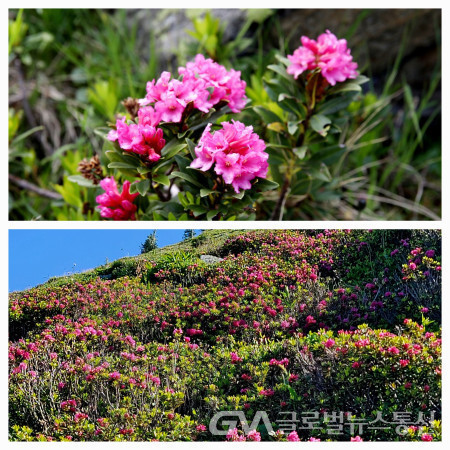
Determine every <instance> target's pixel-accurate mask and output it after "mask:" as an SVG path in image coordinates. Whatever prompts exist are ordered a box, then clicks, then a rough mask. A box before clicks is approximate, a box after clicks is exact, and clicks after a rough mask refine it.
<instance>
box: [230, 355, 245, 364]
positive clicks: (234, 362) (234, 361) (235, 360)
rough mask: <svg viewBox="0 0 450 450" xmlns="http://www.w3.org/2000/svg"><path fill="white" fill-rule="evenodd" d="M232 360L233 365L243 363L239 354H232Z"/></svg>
mask: <svg viewBox="0 0 450 450" xmlns="http://www.w3.org/2000/svg"><path fill="white" fill-rule="evenodd" d="M230 358H231V362H232V364H236V363H238V362H240V361H242V358H241V357H240V356H238V354H237V353H235V352H231V353H230Z"/></svg>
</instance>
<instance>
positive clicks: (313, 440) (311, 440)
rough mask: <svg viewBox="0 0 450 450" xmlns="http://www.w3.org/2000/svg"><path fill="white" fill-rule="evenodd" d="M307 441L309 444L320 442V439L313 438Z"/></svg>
mask: <svg viewBox="0 0 450 450" xmlns="http://www.w3.org/2000/svg"><path fill="white" fill-rule="evenodd" d="M308 440H309V442H320V439H319V438H315V437H310V438H309V439H308Z"/></svg>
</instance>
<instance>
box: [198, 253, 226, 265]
mask: <svg viewBox="0 0 450 450" xmlns="http://www.w3.org/2000/svg"><path fill="white" fill-rule="evenodd" d="M200 259H201V260H202V261H203V262H204V263H206V264H215V263H218V262H220V261H223V258H218V257H217V256H212V255H201V256H200Z"/></svg>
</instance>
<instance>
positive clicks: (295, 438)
mask: <svg viewBox="0 0 450 450" xmlns="http://www.w3.org/2000/svg"><path fill="white" fill-rule="evenodd" d="M286 439H287V440H288V441H289V442H299V441H300V438H299V437H298V434H297V432H296V431H291V432H290V433H289V434H288V435H287V437H286Z"/></svg>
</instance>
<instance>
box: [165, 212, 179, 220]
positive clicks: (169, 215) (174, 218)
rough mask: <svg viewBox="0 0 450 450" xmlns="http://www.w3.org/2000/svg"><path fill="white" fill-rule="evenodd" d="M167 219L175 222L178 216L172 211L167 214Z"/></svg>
mask: <svg viewBox="0 0 450 450" xmlns="http://www.w3.org/2000/svg"><path fill="white" fill-rule="evenodd" d="M167 219H168V220H170V221H171V222H174V221H176V220H177V218H176V217H175V215H174V213H172V212H170V213H169V214H168V216H167Z"/></svg>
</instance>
